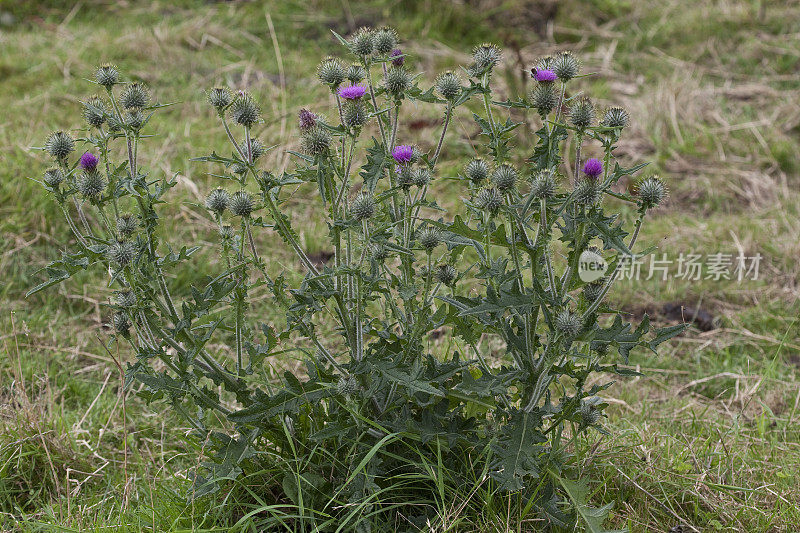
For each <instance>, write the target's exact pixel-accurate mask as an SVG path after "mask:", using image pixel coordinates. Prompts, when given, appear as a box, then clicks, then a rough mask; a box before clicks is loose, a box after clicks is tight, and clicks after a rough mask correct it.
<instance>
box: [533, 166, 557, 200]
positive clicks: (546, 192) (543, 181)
mask: <svg viewBox="0 0 800 533" xmlns="http://www.w3.org/2000/svg"><path fill="white" fill-rule="evenodd" d="M531 193H532V194H533V195H534V196H535V197H536V198H544V199H547V198H552V197H553V195H555V193H556V180H555V178H554V177H553V173H552V172H548V171H543V172H540V173H539V174H538V175H537V176H536V177H535V178H534V179H533V181H532V182H531Z"/></svg>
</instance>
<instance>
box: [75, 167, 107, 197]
mask: <svg viewBox="0 0 800 533" xmlns="http://www.w3.org/2000/svg"><path fill="white" fill-rule="evenodd" d="M76 185H77V187H78V192H79V193H81V195H82V196H83V197H84V198H89V199H90V200H96V199H97V197H98V196H100V194H101V193H102V192H103V190H104V189H105V188H106V182H105V180H104V179H103V176H101V175H100V173H99V172H98V171H97V169H92V170H87V171H86V172H83V173H81V175H80V177H79V178H78V182H77V184H76Z"/></svg>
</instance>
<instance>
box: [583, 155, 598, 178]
mask: <svg viewBox="0 0 800 533" xmlns="http://www.w3.org/2000/svg"><path fill="white" fill-rule="evenodd" d="M583 173H584V174H586V175H587V176H589V177H590V178H596V177H597V176H599V175H600V174H602V173H603V163H601V162H600V160H599V159H595V158H591V159H587V160H586V163H585V164H584V165H583Z"/></svg>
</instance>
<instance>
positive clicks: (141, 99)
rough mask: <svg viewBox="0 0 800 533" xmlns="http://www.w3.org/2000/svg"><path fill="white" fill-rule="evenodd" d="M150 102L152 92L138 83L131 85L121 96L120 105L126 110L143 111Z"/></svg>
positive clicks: (126, 87) (127, 86)
mask: <svg viewBox="0 0 800 533" xmlns="http://www.w3.org/2000/svg"><path fill="white" fill-rule="evenodd" d="M149 102H150V91H149V90H148V89H147V87H146V86H145V85H144V84H143V83H140V82H138V81H135V82H133V83H129V84H128V85H126V86H125V89H123V90H122V94H120V96H119V103H120V104H122V107H124V108H125V109H142V108H143V107H147V104H148V103H149Z"/></svg>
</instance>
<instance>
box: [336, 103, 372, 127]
mask: <svg viewBox="0 0 800 533" xmlns="http://www.w3.org/2000/svg"><path fill="white" fill-rule="evenodd" d="M342 118H344V124H345V126H347V127H349V128H360V127H361V126H363V125H364V124H366V123H367V120H369V111H367V108H366V106H365V105H364V102H362V101H361V100H360V99H356V100H347V101H346V102H345V104H344V107H343V108H342Z"/></svg>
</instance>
